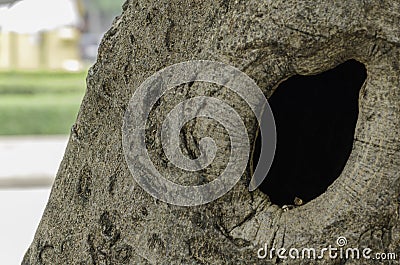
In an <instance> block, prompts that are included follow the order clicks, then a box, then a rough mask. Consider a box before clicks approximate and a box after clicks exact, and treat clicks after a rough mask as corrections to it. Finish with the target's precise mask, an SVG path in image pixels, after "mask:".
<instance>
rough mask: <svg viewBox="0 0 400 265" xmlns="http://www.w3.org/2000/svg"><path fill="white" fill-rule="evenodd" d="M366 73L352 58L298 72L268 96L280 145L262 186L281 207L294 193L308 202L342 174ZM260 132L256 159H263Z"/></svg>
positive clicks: (292, 199)
mask: <svg viewBox="0 0 400 265" xmlns="http://www.w3.org/2000/svg"><path fill="white" fill-rule="evenodd" d="M366 77H367V73H366V69H365V66H364V65H363V64H362V63H360V62H358V61H356V60H349V61H346V62H345V63H343V64H341V65H339V66H337V67H336V68H334V69H331V70H329V71H326V72H323V73H320V74H317V75H312V76H301V75H296V76H293V77H291V78H289V79H288V80H286V81H284V82H282V83H281V84H280V85H279V86H278V87H277V89H276V90H275V92H274V94H273V95H272V96H271V97H270V98H269V104H270V106H271V108H272V111H273V113H274V117H275V122H276V129H277V149H276V153H275V158H274V162H273V164H272V166H271V169H270V171H269V173H268V175H267V177H266V179H265V180H264V182H263V183H262V185H261V186H260V189H261V190H262V191H263V192H264V193H266V194H267V195H268V196H269V198H270V199H271V201H272V202H273V203H275V204H278V205H280V206H282V205H285V204H293V203H294V199H295V197H298V198H301V199H302V200H303V202H308V201H310V200H312V199H314V198H316V197H318V196H319V195H321V194H322V193H324V192H325V191H326V189H327V187H328V186H329V185H330V184H332V183H333V181H334V180H335V179H336V178H338V177H339V175H340V173H341V172H342V170H343V168H344V166H345V164H346V162H347V159H348V158H349V155H350V153H351V150H352V146H353V139H354V131H355V127H356V123H357V117H358V97H359V92H360V89H361V86H362V85H363V83H364V81H365V79H366ZM260 138H261V137H258V138H257V140H256V145H255V151H254V156H253V163H254V164H256V163H257V162H259V163H262V161H259V153H260V148H261V147H260V142H261V139H260Z"/></svg>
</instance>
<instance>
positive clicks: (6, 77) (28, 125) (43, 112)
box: [0, 0, 124, 265]
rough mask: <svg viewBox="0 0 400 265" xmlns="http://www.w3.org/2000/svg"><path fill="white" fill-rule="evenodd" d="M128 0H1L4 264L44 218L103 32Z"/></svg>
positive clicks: (0, 246)
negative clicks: (42, 217) (42, 216)
mask: <svg viewBox="0 0 400 265" xmlns="http://www.w3.org/2000/svg"><path fill="white" fill-rule="evenodd" d="M123 2H124V0H22V1H14V0H0V212H1V214H0V216H1V218H0V264H7V265H8V264H20V263H21V261H22V258H23V255H24V253H25V251H26V249H27V248H28V246H29V245H30V243H31V241H32V239H33V236H34V233H35V230H36V228H37V226H38V224H39V221H40V218H41V215H42V214H43V210H44V207H45V205H46V202H47V199H48V196H49V194H50V188H51V185H52V182H53V180H54V177H55V175H56V172H57V169H58V166H59V164H60V162H61V159H62V157H63V155H64V150H65V147H66V144H67V141H68V135H69V132H70V128H71V126H72V125H73V123H74V121H75V118H76V116H77V113H78V110H79V105H80V103H81V100H82V98H83V95H84V92H85V78H86V73H87V69H88V68H89V67H90V66H91V65H92V64H93V63H94V61H95V60H96V56H97V49H98V46H99V43H100V41H101V38H102V36H103V34H104V33H105V32H106V31H107V30H108V28H109V27H110V25H111V23H112V20H113V19H114V18H115V17H116V16H117V15H119V14H120V13H121V11H122V8H121V6H122V4H123Z"/></svg>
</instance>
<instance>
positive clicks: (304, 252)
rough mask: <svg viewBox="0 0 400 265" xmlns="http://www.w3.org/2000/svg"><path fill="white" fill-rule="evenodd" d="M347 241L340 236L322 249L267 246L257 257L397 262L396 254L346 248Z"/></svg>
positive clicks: (259, 251) (258, 252)
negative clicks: (332, 243)
mask: <svg viewBox="0 0 400 265" xmlns="http://www.w3.org/2000/svg"><path fill="white" fill-rule="evenodd" d="M346 245H347V239H346V238H345V237H343V236H340V237H338V238H337V240H336V245H335V246H332V245H329V246H327V247H325V248H322V249H319V250H317V249H315V248H309V247H305V248H301V249H299V248H290V249H286V248H269V247H268V245H267V244H265V246H264V247H263V248H260V249H258V251H257V257H258V258H259V259H274V258H279V259H281V260H288V259H293V260H295V259H304V260H305V259H310V260H321V259H331V260H336V259H341V260H343V259H344V260H349V259H356V260H359V259H366V260H381V261H382V260H396V259H397V254H396V253H384V252H374V251H373V250H372V249H371V248H351V247H346Z"/></svg>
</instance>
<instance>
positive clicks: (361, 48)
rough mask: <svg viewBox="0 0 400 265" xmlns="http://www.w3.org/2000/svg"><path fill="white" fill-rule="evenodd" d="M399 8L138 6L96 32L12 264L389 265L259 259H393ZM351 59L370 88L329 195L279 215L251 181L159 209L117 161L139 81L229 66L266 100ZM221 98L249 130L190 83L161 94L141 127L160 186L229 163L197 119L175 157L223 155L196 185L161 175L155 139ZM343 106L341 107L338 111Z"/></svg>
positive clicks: (215, 128)
mask: <svg viewBox="0 0 400 265" xmlns="http://www.w3.org/2000/svg"><path fill="white" fill-rule="evenodd" d="M399 25H400V2H399V1H392V0H382V1H378V0H365V1H359V0H349V1H314V0H313V1H311V0H310V1H306V0H298V1H283V0H275V1H255V0H254V1H253V0H250V1H244V0H243V1H239V0H238V1H226V0H220V1H175V0H168V1H166V0H162V1H156V0H146V1H141V0H135V1H133V0H132V1H131V0H129V1H128V2H126V3H125V5H124V11H123V13H122V15H121V16H120V17H118V18H116V19H115V21H114V23H113V25H112V27H111V29H110V30H109V31H108V32H107V33H106V35H105V37H104V39H103V41H102V43H101V46H100V49H99V55H98V59H97V62H96V64H95V65H94V66H93V67H92V68H91V69H90V70H89V73H88V77H87V92H86V95H85V97H84V100H83V102H82V105H81V109H80V112H79V115H78V118H77V121H76V123H75V125H74V126H73V128H72V130H71V136H70V140H69V144H68V147H67V150H66V153H65V156H64V159H63V162H62V164H61V166H60V168H59V171H58V174H57V177H56V180H55V182H54V185H53V188H52V192H51V195H50V198H49V201H48V204H47V207H46V210H45V213H44V215H43V217H42V220H41V222H40V225H39V227H38V229H37V232H36V235H35V238H34V240H33V242H32V244H31V246H30V248H29V249H28V251H27V253H26V255H25V257H24V260H23V262H22V264H24V265H28V264H277V263H281V264H400V262H399V260H398V259H397V261H391V263H389V262H388V263H385V262H383V261H372V260H370V261H365V260H342V261H341V263H339V261H338V260H336V261H333V260H330V259H328V258H325V259H323V260H318V261H310V260H305V261H304V260H297V261H293V260H292V261H282V260H281V261H279V260H277V259H273V260H259V259H258V258H257V250H258V249H259V248H260V247H263V246H264V244H268V246H269V247H275V248H280V247H285V248H286V249H290V248H292V247H297V248H299V249H301V248H304V247H314V248H317V249H321V248H324V247H327V245H329V244H331V245H335V241H336V239H337V238H338V237H339V236H345V237H346V238H347V240H348V247H360V248H362V247H367V246H368V247H371V248H372V249H374V250H376V251H381V252H396V253H397V254H400V217H399V208H400V205H399V204H400V201H399V195H400V178H399V177H400V175H399V168H400V84H399V82H400V75H399V73H400V70H399V69H400V68H399V67H400V63H399V62H400V27H399ZM350 58H354V59H356V60H358V61H360V62H362V63H364V64H365V65H366V68H367V70H368V78H367V81H366V83H365V84H364V86H363V88H362V91H361V94H360V98H359V106H360V113H359V119H358V123H357V128H356V133H355V139H354V145H353V151H352V154H351V156H350V158H349V160H348V163H347V165H346V167H345V169H344V170H343V172H342V174H341V176H340V177H339V178H338V179H337V180H336V181H335V182H334V183H333V184H332V185H331V186H330V187H329V188H328V190H327V191H326V192H325V193H324V194H322V195H321V196H319V197H318V198H316V199H315V200H313V201H311V202H309V203H307V204H306V205H304V206H301V207H299V208H296V209H293V210H290V211H287V212H284V211H282V209H280V208H279V207H278V206H276V205H273V204H271V203H270V201H269V199H268V197H267V196H266V195H264V194H262V193H261V192H260V191H257V190H256V191H255V192H249V191H248V182H249V180H250V176H249V173H248V172H246V173H245V174H244V175H243V176H242V179H241V180H240V181H239V183H238V184H237V185H236V186H235V187H234V188H233V189H232V190H231V191H230V192H229V193H227V194H226V195H224V196H223V197H221V198H220V199H218V200H216V201H214V202H212V203H209V204H206V205H203V206H196V207H179V206H174V205H169V204H166V203H164V202H161V201H158V200H156V199H154V198H153V197H151V196H150V195H149V194H148V193H146V192H145V191H144V190H143V189H142V188H141V187H140V186H138V185H137V184H136V183H135V181H134V179H133V177H132V176H131V174H130V172H129V170H128V168H127V165H126V162H125V160H124V155H123V150H122V143H121V138H122V136H121V128H122V121H123V116H124V113H125V110H126V108H127V105H128V102H129V99H130V98H131V96H132V95H133V93H134V91H135V88H137V87H138V86H139V85H140V84H141V83H142V82H143V81H144V80H145V79H146V78H147V77H149V76H150V75H152V74H153V73H155V72H156V71H158V70H160V69H162V68H164V67H166V66H169V65H172V64H174V63H179V62H183V61H187V60H198V59H208V60H215V61H220V62H224V63H227V64H230V65H233V66H235V67H237V68H239V69H240V70H242V71H243V72H245V73H246V74H248V75H249V76H250V77H251V78H253V79H254V80H255V81H256V82H257V84H258V85H259V86H260V88H262V89H263V92H264V93H265V94H266V95H267V96H270V95H271V94H272V92H273V90H274V88H275V87H276V86H277V84H279V83H280V82H282V81H283V80H285V79H287V78H288V77H290V76H292V75H294V74H315V73H319V72H322V71H325V70H328V69H331V68H333V67H334V66H336V65H338V64H339V63H341V62H344V61H345V60H347V59H350ZM196 95H207V96H213V97H215V98H219V99H221V100H224V101H225V102H227V103H229V104H230V105H232V106H234V107H235V109H236V111H237V112H238V113H239V114H240V115H241V117H243V120H244V123H245V125H246V127H247V128H248V131H249V135H250V142H251V143H252V142H253V141H254V134H255V131H256V129H257V124H256V120H255V118H254V117H253V115H252V113H251V111H250V110H249V108H248V107H247V105H246V103H245V102H243V101H242V100H241V99H240V98H239V97H238V96H237V95H236V94H234V93H232V92H231V91H229V90H228V89H225V88H220V87H216V86H212V85H207V84H202V83H195V84H193V85H192V86H190V85H184V86H181V87H179V89H177V90H174V91H172V92H171V93H168V94H167V95H165V96H164V97H163V98H162V99H161V100H160V104H158V105H157V107H156V108H155V109H154V110H153V111H152V115H151V116H150V123H149V124H148V128H149V130H148V131H149V135H147V141H148V143H151V144H150V147H149V149H150V151H149V152H150V154H151V156H152V157H153V158H155V159H153V160H154V164H155V165H156V167H157V168H158V169H159V170H160V171H162V172H164V173H165V175H166V176H168V177H169V178H170V179H171V180H173V181H175V182H178V183H185V184H201V183H202V182H204V181H205V180H206V181H209V180H211V179H213V178H214V177H215V176H216V175H217V174H218V172H220V171H221V170H222V169H223V168H224V166H225V165H226V162H227V161H228V159H229V148H228V147H229V137H228V135H226V133H225V131H224V130H223V128H221V127H220V126H219V125H218V124H217V123H215V122H213V121H210V120H205V119H197V120H194V121H192V122H190V123H188V124H187V126H186V127H185V128H184V130H183V133H182V134H183V139H185V141H184V142H183V144H182V148H183V149H184V150H185V152H187V154H188V155H189V156H193V157H195V156H196V154H198V152H199V150H198V148H197V143H198V140H199V139H201V138H202V137H206V136H210V137H212V138H213V139H214V140H215V141H216V142H217V144H218V145H219V147H220V149H219V151H218V154H217V158H216V160H215V162H214V163H213V164H212V165H211V166H210V167H209V168H208V169H207V170H205V171H203V172H201V178H200V177H199V178H191V179H190V182H188V178H187V175H186V173H184V172H181V171H179V170H176V169H174V168H173V167H171V166H170V165H169V164H168V163H167V162H166V161H165V157H163V154H162V151H161V149H162V147H161V145H160V140H159V137H158V136H157V134H151V133H150V132H151V131H153V130H157V129H158V128H159V127H160V126H161V124H162V121H163V118H164V117H165V115H166V114H167V113H168V111H169V110H170V109H172V108H173V107H174V106H175V105H176V104H177V103H179V102H180V101H181V100H182V99H185V98H189V97H193V96H196ZM338 107H340V102H338Z"/></svg>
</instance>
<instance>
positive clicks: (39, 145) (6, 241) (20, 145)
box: [0, 136, 68, 265]
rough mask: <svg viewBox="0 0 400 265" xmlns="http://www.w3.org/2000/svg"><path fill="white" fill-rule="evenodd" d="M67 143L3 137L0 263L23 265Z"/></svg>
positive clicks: (54, 138)
mask: <svg viewBox="0 0 400 265" xmlns="http://www.w3.org/2000/svg"><path fill="white" fill-rule="evenodd" d="M67 141H68V138H67V137H66V136H45V137H0V217H1V218H0V264H7V265H9V264H10V265H13V264H15V265H17V264H21V261H22V258H23V255H24V253H25V251H26V250H27V248H28V246H29V245H30V243H31V242H32V239H33V236H34V234H35V231H36V228H37V226H38V224H39V221H40V218H41V216H42V214H43V210H44V207H45V206H46V202H47V199H48V196H49V194H50V186H51V184H52V182H53V179H54V177H55V175H56V173H57V170H58V167H59V164H60V162H61V160H62V157H63V155H64V151H65V147H66V145H67ZM38 187H40V188H38Z"/></svg>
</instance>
